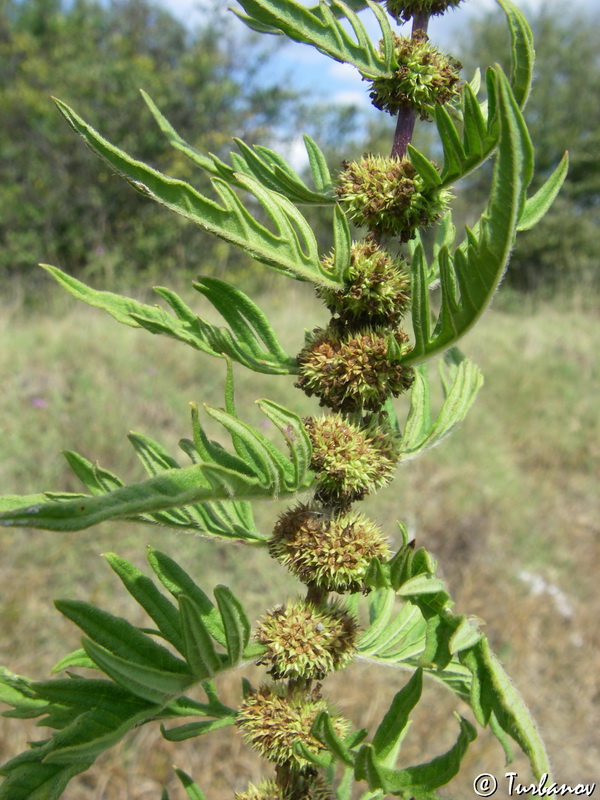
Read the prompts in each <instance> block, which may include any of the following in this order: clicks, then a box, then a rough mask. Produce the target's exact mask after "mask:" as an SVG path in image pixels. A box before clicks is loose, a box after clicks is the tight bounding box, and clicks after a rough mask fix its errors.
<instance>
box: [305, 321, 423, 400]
mask: <svg viewBox="0 0 600 800" xmlns="http://www.w3.org/2000/svg"><path fill="white" fill-rule="evenodd" d="M390 335H391V336H392V338H393V339H394V340H395V342H396V344H397V345H398V348H399V350H398V349H397V348H393V350H394V352H393V353H392V352H391V351H390V347H389V337H390ZM409 350H410V346H409V344H408V336H407V335H406V333H404V331H400V330H398V331H394V332H391V333H389V332H387V331H385V330H381V329H380V330H378V329H370V328H365V329H364V330H362V331H358V332H355V333H350V334H346V335H344V334H343V333H340V332H338V331H337V330H336V326H334V325H330V326H329V327H328V328H327V329H322V328H317V329H316V330H315V331H314V334H313V338H312V339H311V340H310V341H309V342H308V343H307V345H306V346H305V347H304V349H303V350H302V351H301V352H300V353H299V355H298V364H299V365H300V377H299V378H298V380H297V381H296V384H295V385H296V386H297V387H298V388H300V389H302V390H303V391H304V393H305V394H307V395H308V396H309V397H311V396H312V395H316V396H317V397H318V398H319V399H320V402H321V405H322V406H328V407H329V408H332V409H333V410H334V411H345V412H352V411H378V410H379V409H380V408H381V406H382V405H383V404H384V403H385V401H386V400H387V398H388V397H389V396H390V395H393V396H394V397H398V395H400V394H402V392H405V391H406V390H407V389H409V388H410V387H411V385H412V382H413V378H414V374H413V370H412V367H405V366H403V365H402V364H400V363H399V362H398V360H397V355H398V352H400V353H407V352H408V351H409Z"/></svg>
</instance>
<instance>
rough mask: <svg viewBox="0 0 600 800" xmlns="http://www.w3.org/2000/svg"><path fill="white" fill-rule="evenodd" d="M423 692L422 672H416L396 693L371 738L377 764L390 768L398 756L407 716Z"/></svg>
mask: <svg viewBox="0 0 600 800" xmlns="http://www.w3.org/2000/svg"><path fill="white" fill-rule="evenodd" d="M422 691H423V670H420V669H418V670H416V671H415V674H414V675H413V676H412V678H411V679H410V680H409V682H408V683H407V684H406V686H404V687H403V688H402V689H400V691H399V692H397V693H396V695H395V696H394V699H393V700H392V704H391V706H390V707H389V709H388V711H386V713H385V716H384V718H383V719H382V721H381V722H380V723H379V727H378V728H377V730H376V731H375V736H374V737H373V750H374V753H375V757H376V758H377V760H378V762H379V763H381V764H382V765H383V766H385V767H392V766H393V765H394V763H395V761H396V758H397V755H398V748H399V745H400V743H401V742H402V738H403V736H404V733H405V730H406V728H407V726H408V724H409V715H410V713H411V711H412V710H413V708H414V707H415V706H416V704H417V703H418V702H419V699H420V697H421V692H422Z"/></svg>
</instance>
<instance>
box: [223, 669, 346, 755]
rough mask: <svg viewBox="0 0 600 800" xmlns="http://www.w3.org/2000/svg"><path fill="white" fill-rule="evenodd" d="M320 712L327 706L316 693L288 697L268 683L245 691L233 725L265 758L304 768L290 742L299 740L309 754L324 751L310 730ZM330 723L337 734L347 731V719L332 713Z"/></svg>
mask: <svg viewBox="0 0 600 800" xmlns="http://www.w3.org/2000/svg"><path fill="white" fill-rule="evenodd" d="M321 711H329V709H328V707H327V703H326V702H325V700H323V699H322V698H321V697H320V695H319V694H318V692H314V693H313V694H312V695H311V696H310V698H309V699H308V700H306V699H304V698H301V697H299V696H288V692H287V690H286V689H285V688H284V687H282V686H280V685H278V684H271V685H268V686H266V685H265V686H261V687H260V689H258V690H256V691H254V692H251V693H250V694H249V696H248V697H247V698H246V699H245V700H244V702H243V703H242V705H241V707H240V709H239V711H238V715H237V719H236V724H237V725H238V727H239V728H240V730H241V732H242V736H243V737H244V739H245V740H246V741H247V742H248V743H249V744H251V745H252V746H253V747H254V748H255V749H256V750H258V752H259V753H260V754H261V755H262V756H263V758H266V759H267V761H271V762H272V763H274V764H286V763H292V764H293V765H294V766H295V767H297V768H298V769H307V768H309V767H310V764H309V762H308V761H306V759H304V758H302V756H299V755H297V754H296V753H295V752H294V745H295V744H296V742H302V744H304V745H305V746H306V747H307V748H308V749H309V750H310V751H311V752H313V753H318V752H319V751H322V750H325V747H324V746H323V745H322V744H321V743H320V742H318V741H317V740H316V739H315V738H314V736H313V735H312V734H311V732H310V729H311V727H312V725H313V723H314V721H315V718H316V716H317V714H319V713H320V712H321ZM332 724H333V728H334V730H335V732H336V733H337V734H338V736H342V737H343V736H344V735H345V733H346V731H347V730H348V722H347V721H346V720H344V719H342V718H341V717H339V716H335V715H333V716H332Z"/></svg>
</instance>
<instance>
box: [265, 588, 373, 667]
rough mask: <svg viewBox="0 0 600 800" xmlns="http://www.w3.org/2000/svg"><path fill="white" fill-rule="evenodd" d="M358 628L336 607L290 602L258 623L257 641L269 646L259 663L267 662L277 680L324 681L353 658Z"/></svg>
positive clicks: (345, 613)
mask: <svg viewBox="0 0 600 800" xmlns="http://www.w3.org/2000/svg"><path fill="white" fill-rule="evenodd" d="M357 631H358V628H357V624H356V620H355V619H354V617H352V616H351V615H350V614H348V613H347V612H346V611H344V610H343V609H341V608H339V607H337V606H334V605H329V606H327V607H325V608H319V609H317V608H316V607H315V606H314V605H313V604H312V603H309V602H305V601H304V600H298V601H296V602H294V603H288V604H287V605H286V606H279V607H278V608H275V609H273V611H269V612H268V613H267V614H265V616H264V617H263V618H262V619H261V620H260V622H259V624H258V629H257V633H256V640H257V641H258V642H260V643H261V644H262V645H264V646H265V647H266V649H267V650H266V653H265V654H264V655H263V656H262V657H261V659H260V663H261V664H268V665H269V666H270V669H269V672H270V674H271V675H272V676H273V677H274V678H276V679H280V678H292V679H293V678H306V679H310V678H315V679H317V680H321V679H322V678H324V677H325V676H326V675H329V674H330V673H331V672H334V671H335V670H337V669H340V668H341V667H343V666H345V665H346V664H347V663H348V662H349V661H351V660H352V657H353V655H354V651H355V647H354V642H355V640H356V635H357Z"/></svg>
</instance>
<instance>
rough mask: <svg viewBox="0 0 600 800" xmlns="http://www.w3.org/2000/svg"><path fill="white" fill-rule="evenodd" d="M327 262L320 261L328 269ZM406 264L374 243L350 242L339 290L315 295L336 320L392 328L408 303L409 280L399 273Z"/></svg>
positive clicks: (320, 289) (319, 289) (318, 290)
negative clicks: (341, 285)
mask: <svg viewBox="0 0 600 800" xmlns="http://www.w3.org/2000/svg"><path fill="white" fill-rule="evenodd" d="M331 260H332V259H331V258H330V257H328V258H325V259H324V260H323V266H324V267H325V269H329V270H331V269H332V265H331V263H330V262H331ZM405 263H406V262H405V261H404V259H402V258H393V257H392V256H391V255H390V253H388V252H387V251H386V250H384V249H383V248H381V247H379V246H378V245H377V244H376V243H375V242H374V241H370V240H367V239H365V240H363V241H362V242H354V243H353V244H352V247H351V248H350V264H349V265H348V270H347V274H346V275H345V276H344V288H343V289H339V290H336V289H330V288H328V287H324V286H319V287H318V288H317V295H318V296H319V297H320V298H321V299H322V300H324V301H325V304H326V306H327V308H328V309H329V310H330V311H331V312H332V313H333V314H338V315H339V317H340V319H342V320H344V321H347V322H349V323H350V324H352V325H354V326H357V325H359V326H360V325H363V326H364V325H368V324H370V325H372V326H379V325H383V326H385V325H388V326H393V327H396V326H397V325H398V324H399V323H400V320H401V319H402V317H403V316H404V314H405V313H406V310H407V308H408V303H409V299H410V276H409V275H408V273H407V272H406V271H405V270H404V269H403V266H404V264H405Z"/></svg>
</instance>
